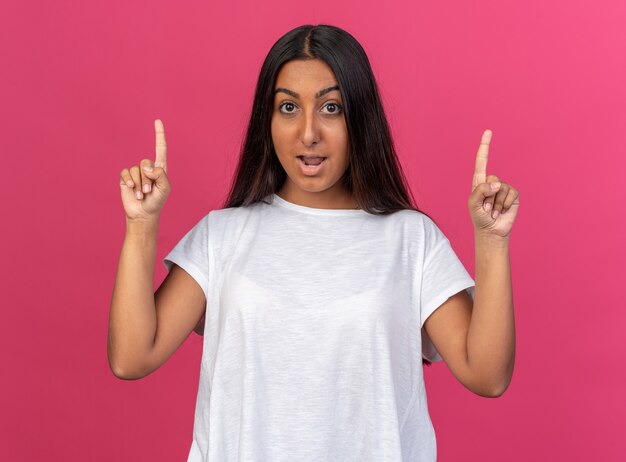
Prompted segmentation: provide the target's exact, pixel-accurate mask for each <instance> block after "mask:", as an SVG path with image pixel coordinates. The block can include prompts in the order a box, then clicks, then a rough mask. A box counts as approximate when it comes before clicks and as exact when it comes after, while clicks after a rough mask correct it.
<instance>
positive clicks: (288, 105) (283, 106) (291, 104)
mask: <svg viewBox="0 0 626 462" xmlns="http://www.w3.org/2000/svg"><path fill="white" fill-rule="evenodd" d="M295 106H296V105H295V104H293V103H292V102H291V101H285V102H284V103H281V104H280V105H279V106H278V109H279V110H280V111H281V112H283V114H292V109H293V108H294V107H295ZM283 108H289V110H288V111H287V112H284V111H283V110H282V109H283Z"/></svg>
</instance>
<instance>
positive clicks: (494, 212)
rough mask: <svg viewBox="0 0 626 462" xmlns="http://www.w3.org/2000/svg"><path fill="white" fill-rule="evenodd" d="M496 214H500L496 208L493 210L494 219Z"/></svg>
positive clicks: (496, 216)
mask: <svg viewBox="0 0 626 462" xmlns="http://www.w3.org/2000/svg"><path fill="white" fill-rule="evenodd" d="M498 215H500V212H498V211H497V210H494V211H493V218H494V219H496V218H498Z"/></svg>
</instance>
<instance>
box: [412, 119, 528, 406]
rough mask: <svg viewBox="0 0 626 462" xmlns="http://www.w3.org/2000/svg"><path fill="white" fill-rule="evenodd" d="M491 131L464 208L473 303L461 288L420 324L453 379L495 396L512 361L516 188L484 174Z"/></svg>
mask: <svg viewBox="0 0 626 462" xmlns="http://www.w3.org/2000/svg"><path fill="white" fill-rule="evenodd" d="M491 136H492V131H491V130H485V132H483V136H482V138H481V143H480V146H479V148H478V151H477V153H476V164H475V170H474V176H473V179H472V194H471V195H470V197H469V199H468V206H469V209H470V214H471V217H472V221H473V223H474V243H475V255H476V288H475V297H474V302H473V303H472V300H471V298H470V296H469V294H468V293H467V292H466V291H465V290H463V291H461V292H459V293H457V294H455V295H454V296H452V297H450V298H449V299H448V300H447V301H446V302H445V303H443V305H441V306H440V307H439V308H438V309H437V310H435V312H434V313H432V314H431V315H430V316H429V317H428V319H427V320H426V321H425V323H424V327H425V329H426V332H427V333H428V335H429V336H430V338H431V339H432V341H433V344H434V345H435V348H437V350H438V351H439V353H440V355H441V357H442V358H443V359H444V361H445V362H446V364H447V365H448V367H449V368H450V370H451V371H452V373H453V374H454V375H455V377H456V378H457V379H458V380H459V381H460V382H461V383H462V384H463V385H465V386H466V387H467V388H468V389H470V390H471V391H473V392H474V393H476V394H478V395H480V396H485V397H498V396H500V395H502V394H503V393H504V391H505V390H506V389H507V388H508V386H509V384H510V383H511V379H512V376H513V368H514V364H515V317H514V310H513V287H512V281H511V264H510V261H509V238H510V233H511V229H512V227H513V223H514V221H515V217H516V216H517V212H518V209H519V191H517V189H515V188H513V187H512V186H511V185H509V184H507V183H505V182H503V181H501V180H500V178H498V177H497V176H496V175H487V159H488V153H489V144H490V142H491Z"/></svg>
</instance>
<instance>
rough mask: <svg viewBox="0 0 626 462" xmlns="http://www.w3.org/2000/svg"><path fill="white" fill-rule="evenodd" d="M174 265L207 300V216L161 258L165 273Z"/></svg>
mask: <svg viewBox="0 0 626 462" xmlns="http://www.w3.org/2000/svg"><path fill="white" fill-rule="evenodd" d="M174 263H176V264H177V265H178V266H180V267H181V268H182V269H184V270H185V271H186V272H187V273H189V275H191V276H192V277H193V278H194V279H195V280H196V282H197V283H198V284H199V285H200V287H201V288H202V290H203V291H204V295H205V296H206V299H207V300H208V299H209V214H207V215H206V216H205V217H204V218H202V219H201V220H200V221H198V222H197V223H196V224H195V225H194V227H193V228H191V229H190V230H189V231H188V232H187V234H185V235H184V236H183V238H182V239H181V240H180V241H178V244H176V245H175V246H174V248H173V249H172V250H171V251H170V253H168V254H167V255H166V256H165V258H163V264H164V265H165V268H167V271H168V272H169V271H171V269H172V266H173V264H174Z"/></svg>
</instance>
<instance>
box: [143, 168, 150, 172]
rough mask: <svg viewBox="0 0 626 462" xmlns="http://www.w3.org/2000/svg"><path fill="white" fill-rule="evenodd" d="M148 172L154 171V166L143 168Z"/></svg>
mask: <svg viewBox="0 0 626 462" xmlns="http://www.w3.org/2000/svg"><path fill="white" fill-rule="evenodd" d="M143 169H144V170H145V171H146V172H151V171H152V167H144V168H143Z"/></svg>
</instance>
